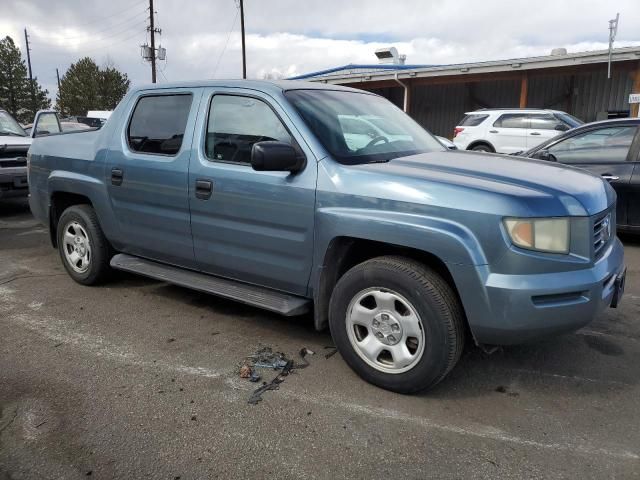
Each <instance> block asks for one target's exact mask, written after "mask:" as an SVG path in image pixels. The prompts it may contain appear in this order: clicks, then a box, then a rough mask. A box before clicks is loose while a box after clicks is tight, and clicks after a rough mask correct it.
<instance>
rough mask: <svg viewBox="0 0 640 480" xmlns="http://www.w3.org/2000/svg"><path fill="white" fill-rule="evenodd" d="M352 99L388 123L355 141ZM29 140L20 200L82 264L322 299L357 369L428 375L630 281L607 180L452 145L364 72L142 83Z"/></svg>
mask: <svg viewBox="0 0 640 480" xmlns="http://www.w3.org/2000/svg"><path fill="white" fill-rule="evenodd" d="M353 115H372V116H377V117H380V118H381V119H383V120H385V121H386V122H388V123H389V124H391V125H394V128H395V129H396V131H394V135H397V137H396V138H395V139H392V138H388V137H386V136H379V137H377V138H372V139H370V140H369V141H368V142H367V144H366V145H363V146H362V145H358V146H354V145H351V146H350V145H349V142H348V135H349V133H348V131H346V130H345V128H344V126H343V122H341V118H343V117H346V116H353ZM29 155H30V176H29V182H30V188H31V197H30V204H31V209H32V211H33V213H34V215H35V216H36V217H37V218H38V219H40V220H41V221H42V222H43V224H44V225H46V226H47V228H49V229H50V232H51V239H52V242H53V245H54V246H55V247H57V248H58V250H59V253H60V257H61V259H62V263H63V265H64V268H65V269H66V271H67V272H68V273H69V275H70V276H71V277H72V278H73V279H74V280H75V281H76V282H78V283H81V284H84V285H93V284H96V283H99V282H100V281H103V280H105V279H106V278H107V277H108V275H109V272H110V270H111V268H115V269H119V270H125V271H129V272H135V273H138V274H141V275H146V276H149V277H152V278H157V279H162V280H163V281H167V282H172V283H175V284H177V285H182V286H185V287H189V288H194V289H197V290H201V291H205V292H210V293H213V294H216V295H220V296H223V297H226V298H231V299H235V300H238V301H240V302H244V303H248V304H250V305H254V306H258V307H261V308H264V309H267V310H271V311H274V312H278V313H280V314H283V315H297V314H301V313H303V312H305V311H308V310H313V314H314V322H315V326H316V328H318V329H324V328H326V327H330V329H331V334H332V337H333V339H334V341H335V344H336V346H337V347H338V349H339V351H340V353H341V355H342V356H343V358H344V359H345V360H346V362H347V363H348V364H349V365H350V366H351V367H352V368H353V369H354V370H355V371H356V372H357V373H358V374H359V375H360V376H362V378H364V379H366V380H367V381H370V382H372V383H374V384H376V385H379V386H381V387H383V388H387V389H390V390H394V391H398V392H414V391H417V390H421V389H425V388H428V387H431V386H433V385H435V384H436V383H438V382H439V381H440V380H441V379H442V378H444V377H445V376H446V375H447V374H448V372H449V371H450V370H451V369H452V368H453V366H454V365H455V364H456V362H457V361H458V359H459V358H460V355H461V352H462V349H463V347H464V344H465V342H467V341H475V342H476V343H477V344H480V345H486V344H488V345H510V344H517V343H522V342H526V341H531V340H535V339H538V338H543V337H546V336H549V335H555V334H558V333H561V332H566V331H571V330H575V329H577V328H580V327H582V326H584V325H586V324H587V323H589V322H590V321H591V320H592V319H593V318H594V317H595V316H596V315H597V314H598V313H599V312H600V311H602V310H603V309H605V308H608V307H615V306H616V305H617V304H618V302H619V301H620V297H621V295H622V292H623V289H624V278H625V268H624V258H623V257H624V254H623V248H622V244H621V243H620V241H619V240H618V239H617V238H616V237H615V232H612V231H611V230H610V229H609V228H608V227H607V225H610V222H611V219H612V218H614V215H615V192H614V191H613V189H612V188H611V187H610V186H609V184H608V183H607V182H606V181H604V180H602V179H601V178H599V177H595V176H593V175H591V174H590V173H588V172H584V171H581V170H577V169H572V168H567V167H564V166H561V165H557V164H553V163H550V162H539V161H534V160H528V159H515V160H514V159H513V158H508V157H502V156H487V155H482V156H480V155H474V154H473V153H469V152H456V151H447V150H446V149H445V148H444V147H443V146H442V145H441V144H440V143H439V142H438V141H437V140H436V139H435V138H434V137H433V136H432V135H431V134H429V133H428V132H426V131H425V130H424V129H423V128H422V127H420V126H419V125H418V124H417V123H415V122H414V121H413V120H412V119H411V118H409V117H408V116H407V115H406V114H404V113H403V112H402V111H401V110H399V109H398V108H396V107H395V106H394V105H393V104H391V103H390V102H389V101H387V100H386V99H384V98H382V97H380V96H378V95H375V94H372V93H369V92H364V91H362V90H356V89H351V88H346V87H338V86H335V85H323V84H317V83H307V82H295V81H282V82H274V83H272V82H266V81H246V80H244V81H242V80H238V81H206V82H198V83H183V84H162V85H161V86H150V87H139V88H134V89H132V90H131V91H130V92H129V93H128V94H127V95H126V97H125V98H124V99H123V100H122V102H121V103H120V105H119V106H118V107H117V109H116V110H115V111H114V112H113V114H112V116H111V118H110V120H109V121H108V122H107V123H106V124H105V126H104V127H103V128H102V129H101V130H96V131H85V132H78V133H69V134H64V135H50V136H45V137H39V138H37V139H36V140H35V141H34V143H33V145H32V147H31V150H30V152H29ZM445 157H446V158H445ZM594 232H595V233H594ZM602 232H604V233H602Z"/></svg>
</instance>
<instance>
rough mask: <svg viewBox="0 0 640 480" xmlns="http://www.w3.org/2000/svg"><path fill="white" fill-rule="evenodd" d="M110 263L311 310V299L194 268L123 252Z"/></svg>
mask: <svg viewBox="0 0 640 480" xmlns="http://www.w3.org/2000/svg"><path fill="white" fill-rule="evenodd" d="M111 266H112V267H113V268H115V269H118V270H124V271H125V272H132V273H137V274H139V275H144V276H146V277H151V278H155V279H156V280H162V281H164V282H168V283H173V284H175V285H180V286H181V287H187V288H192V289H194V290H199V291H201V292H207V293H212V294H214V295H218V296H220V297H224V298H230V299H232V300H237V301H239V302H242V303H246V304H248V305H253V306H254V307H260V308H264V309H265V310H271V311H272V312H277V313H280V314H282V315H286V316H293V315H301V314H303V313H305V312H307V311H309V306H310V303H311V302H310V301H309V300H308V299H306V298H302V297H297V296H295V295H288V294H286V293H282V292H278V291H275V290H270V289H268V288H264V287H258V286H255V285H248V284H246V283H241V282H237V281H235V280H228V279H226V278H220V277H214V276H212V275H207V274H204V273H200V272H194V271H192V270H184V269H182V268H178V267H172V266H170V265H164V264H162V263H158V262H154V261H151V260H146V259H144V258H140V257H134V256H132V255H126V254H124V253H119V254H118V255H116V256H114V257H113V258H112V259H111Z"/></svg>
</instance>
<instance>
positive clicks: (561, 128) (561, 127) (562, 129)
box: [556, 123, 570, 132]
mask: <svg viewBox="0 0 640 480" xmlns="http://www.w3.org/2000/svg"><path fill="white" fill-rule="evenodd" d="M569 129H570V127H569V125H565V124H564V123H559V124H557V125H556V130H558V131H559V132H566V131H567V130H569Z"/></svg>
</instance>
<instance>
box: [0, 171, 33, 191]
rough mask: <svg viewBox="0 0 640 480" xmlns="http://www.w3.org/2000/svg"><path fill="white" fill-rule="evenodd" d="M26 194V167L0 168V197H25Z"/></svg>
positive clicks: (27, 189) (27, 188) (27, 186)
mask: <svg viewBox="0 0 640 480" xmlns="http://www.w3.org/2000/svg"><path fill="white" fill-rule="evenodd" d="M28 194H29V184H28V183H27V167H3V168H2V169H0V198H7V197H26V196H27V195H28Z"/></svg>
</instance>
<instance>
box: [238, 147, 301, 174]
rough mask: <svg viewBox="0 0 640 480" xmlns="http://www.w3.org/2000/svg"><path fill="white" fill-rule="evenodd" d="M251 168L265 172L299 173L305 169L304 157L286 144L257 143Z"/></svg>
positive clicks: (252, 155)
mask: <svg viewBox="0 0 640 480" xmlns="http://www.w3.org/2000/svg"><path fill="white" fill-rule="evenodd" d="M251 166H252V167H253V169H254V170H257V171H264V172H298V171H300V170H301V169H302V168H303V167H304V157H302V156H301V155H298V152H296V149H295V148H293V146H291V144H289V143H286V142H279V141H266V142H257V143H254V144H253V147H252V148H251Z"/></svg>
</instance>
